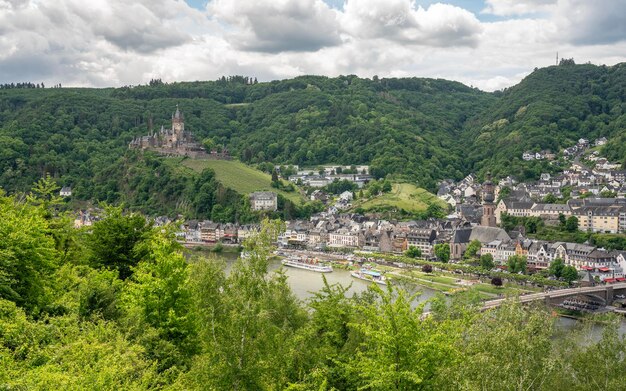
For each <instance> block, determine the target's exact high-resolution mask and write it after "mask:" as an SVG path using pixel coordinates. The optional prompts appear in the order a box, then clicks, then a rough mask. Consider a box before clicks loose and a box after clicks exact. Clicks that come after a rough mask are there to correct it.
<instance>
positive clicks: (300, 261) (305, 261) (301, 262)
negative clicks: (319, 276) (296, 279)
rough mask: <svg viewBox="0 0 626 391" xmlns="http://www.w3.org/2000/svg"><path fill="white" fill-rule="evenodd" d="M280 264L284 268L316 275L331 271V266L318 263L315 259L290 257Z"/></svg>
mask: <svg viewBox="0 0 626 391" xmlns="http://www.w3.org/2000/svg"><path fill="white" fill-rule="evenodd" d="M281 262H282V264H283V265H285V266H289V267H295V268H297V269H304V270H310V271H312V272H317V273H330V272H332V271H333V268H332V266H330V265H327V264H325V263H323V262H320V261H319V260H318V259H315V258H298V257H290V258H285V259H283V260H282V261H281Z"/></svg>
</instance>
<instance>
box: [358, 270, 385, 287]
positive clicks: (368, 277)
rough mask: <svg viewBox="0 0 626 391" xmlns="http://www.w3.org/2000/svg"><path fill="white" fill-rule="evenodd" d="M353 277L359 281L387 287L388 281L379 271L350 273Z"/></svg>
mask: <svg viewBox="0 0 626 391" xmlns="http://www.w3.org/2000/svg"><path fill="white" fill-rule="evenodd" d="M350 275H352V277H354V278H358V279H359V280H365V281H370V282H375V283H377V284H380V285H387V279H386V278H385V276H383V275H382V274H381V273H380V272H379V271H377V270H373V269H361V270H358V271H353V272H352V273H350Z"/></svg>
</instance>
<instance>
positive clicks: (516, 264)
mask: <svg viewBox="0 0 626 391" xmlns="http://www.w3.org/2000/svg"><path fill="white" fill-rule="evenodd" d="M507 266H508V269H507V270H508V271H509V272H511V273H520V272H521V273H526V267H527V265H526V257H524V256H520V255H513V256H510V257H509V259H508V261H507Z"/></svg>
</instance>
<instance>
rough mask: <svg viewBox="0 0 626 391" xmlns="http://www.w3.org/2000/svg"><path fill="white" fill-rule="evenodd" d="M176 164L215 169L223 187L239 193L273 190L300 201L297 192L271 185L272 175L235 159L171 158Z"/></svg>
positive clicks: (297, 201) (200, 169)
mask: <svg viewBox="0 0 626 391" xmlns="http://www.w3.org/2000/svg"><path fill="white" fill-rule="evenodd" d="M171 160H172V161H174V162H176V163H177V164H182V165H183V166H185V167H188V168H191V169H193V170H194V171H197V172H201V171H202V170H204V169H206V168H210V169H212V170H213V171H215V177H216V178H217V180H218V181H219V182H220V183H222V184H223V185H224V186H225V187H228V188H229V189H233V190H235V191H236V192H238V193H240V194H250V193H252V192H255V191H273V192H276V193H279V194H282V196H283V197H285V198H287V199H289V200H291V201H292V202H295V203H302V202H303V201H304V200H303V197H302V196H301V195H300V193H299V192H297V191H296V192H286V191H282V190H276V189H275V188H273V187H272V186H271V184H272V177H271V176H270V175H269V174H266V173H264V172H262V171H259V170H257V169H254V168H252V167H250V166H247V165H245V164H243V163H241V162H239V161H236V160H199V159H180V158H172V159H171Z"/></svg>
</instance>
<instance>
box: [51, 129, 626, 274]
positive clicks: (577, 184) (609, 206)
mask: <svg viewBox="0 0 626 391" xmlns="http://www.w3.org/2000/svg"><path fill="white" fill-rule="evenodd" d="M598 142H600V143H602V142H603V141H602V140H599V141H596V145H597V144H598ZM588 149H589V141H588V140H584V139H581V140H579V143H578V144H577V146H575V147H573V148H569V149H567V150H566V151H568V152H564V154H565V155H566V156H570V157H571V158H573V160H572V162H571V163H570V164H569V166H568V167H567V168H566V169H565V170H563V172H562V173H561V174H559V175H550V174H547V173H544V174H542V175H541V178H540V180H539V181H537V182H531V183H517V182H516V181H515V180H514V179H513V178H510V177H507V178H504V179H502V180H500V181H498V183H497V184H495V183H493V182H491V180H490V178H489V177H488V178H487V180H486V181H485V182H484V183H479V182H477V181H476V180H475V178H474V176H473V175H468V176H467V177H465V178H464V179H463V180H461V181H459V182H458V183H457V182H454V181H452V180H446V181H442V182H441V184H440V188H439V191H438V194H437V196H438V197H439V198H440V199H442V200H444V201H446V202H447V203H448V204H449V205H450V208H451V209H452V210H453V212H452V213H450V214H449V215H448V216H446V218H443V219H434V218H431V219H428V220H420V221H415V220H413V221H396V220H383V219H373V218H371V217H367V216H365V215H361V214H357V213H347V212H344V210H347V209H349V207H350V203H351V201H352V198H353V194H352V193H351V192H349V191H346V192H344V193H342V194H340V195H339V196H338V197H336V199H335V202H334V203H332V202H330V197H329V196H328V195H327V194H325V193H324V192H323V191H321V190H315V191H313V192H312V193H311V199H314V200H320V201H323V202H325V203H327V209H326V210H325V211H324V212H322V213H319V214H316V215H313V216H312V217H311V218H310V219H309V220H296V221H287V222H286V230H285V231H284V232H283V233H282V234H281V235H280V236H279V237H278V240H277V243H276V244H277V245H278V246H279V247H280V248H283V249H298V250H308V251H324V252H336V253H352V252H355V251H359V252H366V253H367V252H369V253H387V254H403V253H405V252H406V251H407V250H408V249H410V248H417V249H419V254H420V256H421V257H422V258H423V259H426V260H433V261H435V260H441V259H438V257H437V254H436V251H435V248H436V246H438V245H439V246H441V245H443V244H445V245H447V246H449V261H450V262H459V261H460V260H462V259H463V257H464V254H465V252H466V250H467V249H468V246H470V244H471V243H480V248H479V249H478V250H477V251H476V255H477V256H480V255H485V254H490V255H491V257H492V259H493V261H494V263H495V265H496V266H497V267H498V268H500V269H504V270H506V265H507V261H508V259H509V258H510V257H512V256H521V257H525V259H526V262H527V267H528V271H529V272H531V273H532V272H538V271H541V270H546V269H548V268H549V267H550V265H551V263H552V262H553V261H554V260H555V259H562V260H563V261H564V262H565V264H566V265H571V266H574V267H575V268H576V269H577V270H578V271H579V272H580V278H581V279H587V280H589V281H594V282H603V283H612V282H620V281H626V275H625V271H626V251H621V250H620V251H617V250H613V251H611V250H609V249H605V248H602V247H599V246H595V245H591V244H588V243H582V244H581V243H572V242H565V241H548V240H538V239H532V238H530V237H529V236H528V235H527V233H526V232H525V231H526V229H525V227H524V226H523V225H520V226H515V227H513V229H509V230H508V231H507V230H505V229H504V228H502V226H503V220H504V219H506V218H507V217H515V218H531V217H533V218H538V219H540V220H541V221H542V222H543V223H544V224H546V225H547V226H558V225H559V224H564V223H566V222H567V221H568V220H569V221H570V222H574V224H575V226H574V227H573V229H574V230H579V231H583V232H596V233H611V234H617V233H623V232H626V198H625V196H626V182H625V174H626V171H624V170H619V169H618V167H619V165H617V164H612V163H609V162H608V161H607V160H606V159H603V158H599V157H598V153H597V152H595V151H594V152H589V150H588ZM573 153H575V155H571V154H573ZM581 157H584V160H585V161H586V162H587V164H590V165H593V166H594V167H593V168H589V167H588V166H587V165H586V164H583V163H582V162H581V159H580V158H581ZM296 169H297V168H296ZM345 171H347V172H348V173H347V174H344V173H342V172H345ZM367 173H368V167H367V166H359V167H352V168H350V167H342V166H331V167H326V168H325V169H324V170H320V172H319V173H317V174H315V173H311V172H307V171H302V170H301V171H298V173H297V174H296V175H292V176H290V177H289V180H290V181H293V182H296V181H298V182H302V181H309V183H310V186H311V187H318V186H322V185H323V184H327V183H328V182H329V181H332V180H334V179H338V178H341V179H345V180H349V181H355V182H356V183H359V181H360V180H369V179H370V177H369V175H368V174H367ZM316 181H319V182H320V183H319V184H318V183H317V182H316ZM322 182H323V183H322ZM565 189H567V191H568V193H569V194H567V196H568V199H567V200H566V201H565V202H562V203H557V202H558V201H559V200H563V198H564V196H565V195H564V194H563V193H564V190H565ZM67 190H68V189H62V192H63V191H65V192H66V193H64V194H65V195H67ZM62 195H63V193H62ZM603 196H604V197H603ZM250 204H251V208H252V209H253V210H255V211H275V210H276V209H277V195H276V193H274V192H269V191H264V192H255V193H252V194H250ZM93 218H94V217H93V216H91V215H90V214H89V213H81V214H80V215H79V217H77V220H76V222H75V225H76V226H77V227H78V226H83V225H89V224H91V221H92V220H93ZM166 222H170V219H168V218H167V217H159V218H157V219H156V220H155V223H157V224H164V223H166ZM258 229H259V226H258V225H255V224H243V225H239V224H235V223H217V222H212V221H197V220H188V221H184V222H182V223H181V224H180V230H179V232H178V233H177V235H178V238H179V240H180V241H181V242H183V243H185V244H186V245H189V246H193V245H215V244H217V243H221V244H223V245H237V244H240V243H242V242H243V241H244V240H245V239H246V238H248V237H249V236H250V235H252V234H254V233H255V232H256V231H258ZM444 261H448V259H444Z"/></svg>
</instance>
